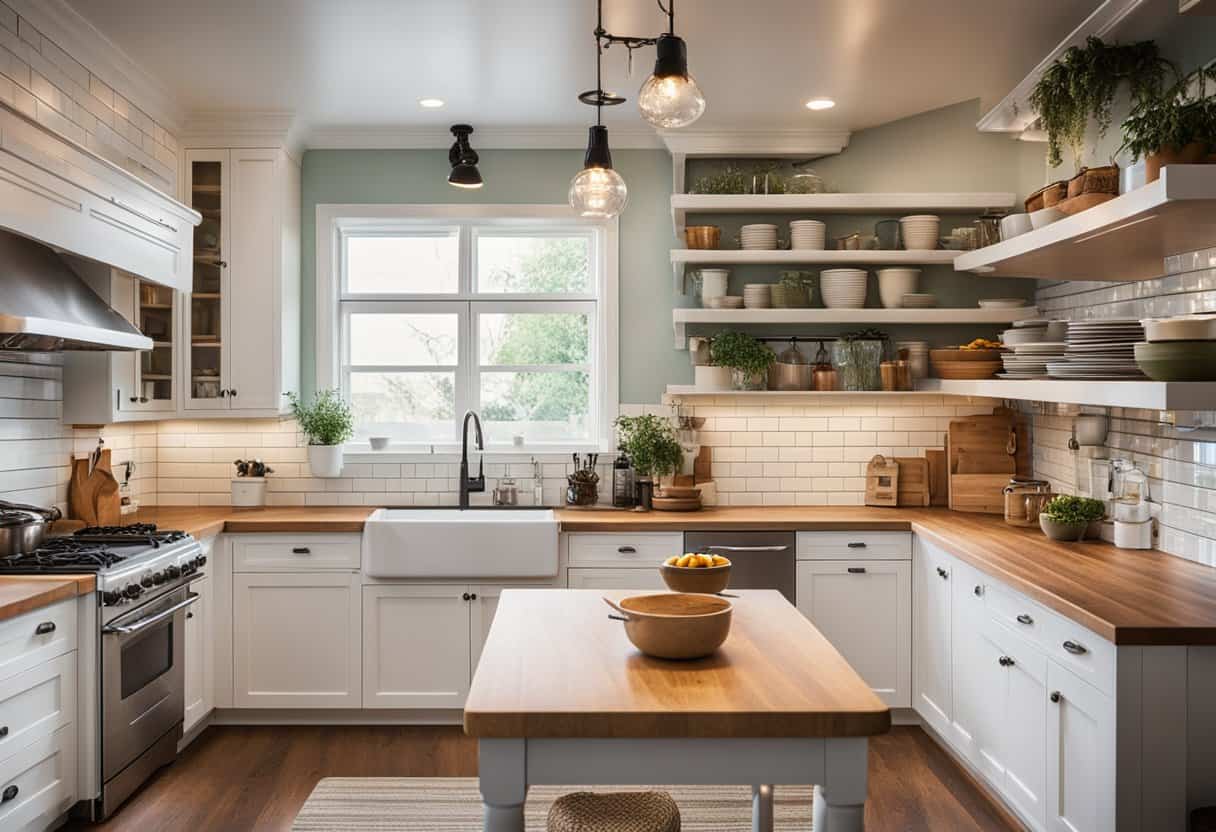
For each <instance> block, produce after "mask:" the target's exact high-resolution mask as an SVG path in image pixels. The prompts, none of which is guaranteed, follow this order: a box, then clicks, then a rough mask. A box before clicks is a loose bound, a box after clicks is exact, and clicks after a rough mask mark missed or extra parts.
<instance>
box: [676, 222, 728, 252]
mask: <svg viewBox="0 0 1216 832" xmlns="http://www.w3.org/2000/svg"><path fill="white" fill-rule="evenodd" d="M721 240H722V229H721V228H718V226H716V225H690V226H688V227H687V228H685V229H684V241H685V243H686V244H687V245H688V247H689V248H700V249H707V248H717V247H718V243H719V242H721Z"/></svg>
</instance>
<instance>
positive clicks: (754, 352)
mask: <svg viewBox="0 0 1216 832" xmlns="http://www.w3.org/2000/svg"><path fill="white" fill-rule="evenodd" d="M709 356H710V360H711V361H713V363H714V364H716V365H717V366H719V367H729V368H730V380H731V386H732V387H733V388H734V389H735V390H763V389H764V388H765V386H766V385H767V383H768V368H769V367H771V366H772V365H773V362H774V361H776V360H777V356H776V355H775V354H774V353H773V351H772V350H771V349H769V348H768V347H767V346H766V345H764V344H762V343H761V342H759V341H757V340H756V339H755V338H753V337H752V336H750V335H748V334H747V333H745V332H730V331H727V332H721V333H718V334H717V335H715V336H714V340H713V342H712V343H711V344H710V345H709Z"/></svg>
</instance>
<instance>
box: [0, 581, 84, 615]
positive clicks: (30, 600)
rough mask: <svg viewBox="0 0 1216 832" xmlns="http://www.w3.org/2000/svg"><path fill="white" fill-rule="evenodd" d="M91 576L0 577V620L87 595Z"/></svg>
mask: <svg viewBox="0 0 1216 832" xmlns="http://www.w3.org/2000/svg"><path fill="white" fill-rule="evenodd" d="M94 586H95V584H94V582H93V576H92V575H21V576H19V577H16V576H15V577H3V578H0V621H7V620H8V619H10V618H16V617H17V616H19V615H21V614H22V613H27V612H29V611H30V610H36V609H38V608H40V607H46V606H49V605H51V604H54V603H56V602H57V601H63V600H66V599H68V598H75V597H76V596H78V595H87V594H89V593H90V592H92V591H93V589H94Z"/></svg>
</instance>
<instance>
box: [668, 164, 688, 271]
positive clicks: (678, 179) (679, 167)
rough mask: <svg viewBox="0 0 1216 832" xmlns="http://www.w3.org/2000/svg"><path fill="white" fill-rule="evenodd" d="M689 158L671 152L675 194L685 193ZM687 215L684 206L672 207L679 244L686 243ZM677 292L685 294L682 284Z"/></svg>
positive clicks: (672, 179) (673, 226)
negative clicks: (685, 177) (685, 227)
mask: <svg viewBox="0 0 1216 832" xmlns="http://www.w3.org/2000/svg"><path fill="white" fill-rule="evenodd" d="M687 159H688V157H687V156H685V155H684V154H683V153H673V154H671V192H672V193H673V194H682V193H684V175H685V169H684V164H685V162H686V161H687ZM687 216H688V212H687V211H685V210H684V209H683V208H675V207H672V209H671V226H672V230H673V231H674V232H675V235H676V240H677V241H678V242H677V243H676V244H677V245H679V246H683V245H684V225H685V220H686V218H687ZM677 292H679V293H680V294H683V292H684V290H683V287H682V285H681V287H680V288H678V289H677Z"/></svg>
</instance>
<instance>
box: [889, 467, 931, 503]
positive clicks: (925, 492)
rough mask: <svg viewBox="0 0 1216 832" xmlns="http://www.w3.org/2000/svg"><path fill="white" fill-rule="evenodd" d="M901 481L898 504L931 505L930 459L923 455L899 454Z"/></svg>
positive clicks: (898, 485) (898, 490)
mask: <svg viewBox="0 0 1216 832" xmlns="http://www.w3.org/2000/svg"><path fill="white" fill-rule="evenodd" d="M895 461H896V462H897V463H898V464H899V482H898V484H897V495H898V496H897V500H896V505H901V506H927V505H929V460H927V459H925V458H924V457H921V456H897V457H895Z"/></svg>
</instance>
